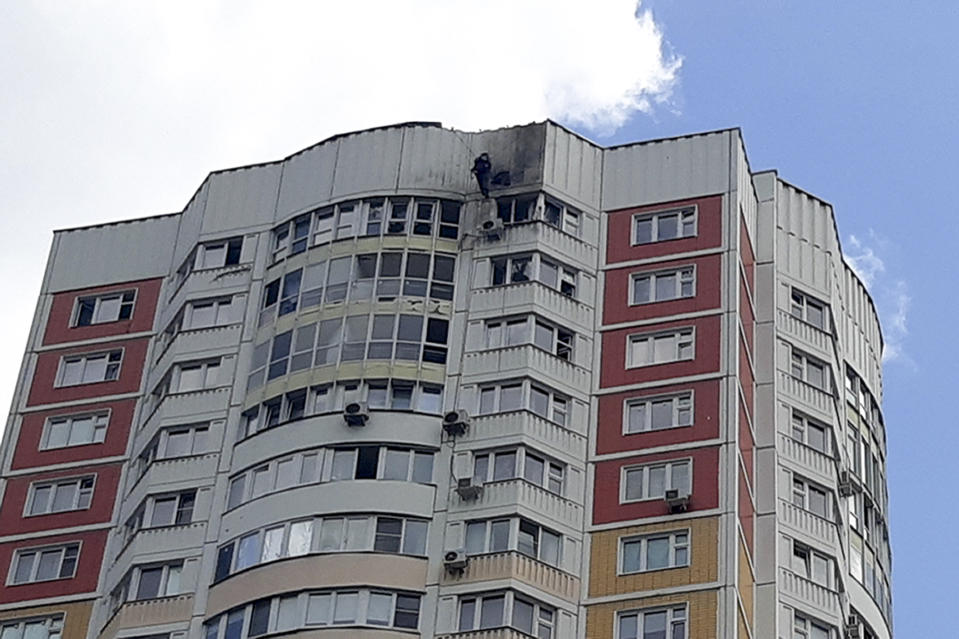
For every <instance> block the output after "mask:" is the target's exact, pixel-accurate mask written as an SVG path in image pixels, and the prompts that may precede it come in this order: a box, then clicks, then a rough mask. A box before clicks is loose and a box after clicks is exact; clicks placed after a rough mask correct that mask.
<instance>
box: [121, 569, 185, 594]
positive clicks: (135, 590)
mask: <svg viewBox="0 0 959 639" xmlns="http://www.w3.org/2000/svg"><path fill="white" fill-rule="evenodd" d="M183 565H184V562H183V561H182V560H179V561H171V562H167V563H162V564H141V565H138V566H134V567H133V568H131V569H130V587H129V590H128V591H127V598H126V601H152V600H154V599H163V598H165V597H175V596H177V595H179V594H181V593H183V592H184V590H185V588H184V584H183ZM157 568H159V569H160V570H161V572H160V583H159V586H158V588H157V595H156V596H155V597H143V596H141V593H140V587H141V586H142V585H143V584H142V583H141V579H142V577H143V573H144V572H146V571H148V570H155V569H157Z"/></svg>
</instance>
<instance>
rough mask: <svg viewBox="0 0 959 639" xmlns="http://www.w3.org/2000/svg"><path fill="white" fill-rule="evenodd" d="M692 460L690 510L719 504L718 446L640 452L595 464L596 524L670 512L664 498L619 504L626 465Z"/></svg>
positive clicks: (594, 518) (594, 497)
mask: <svg viewBox="0 0 959 639" xmlns="http://www.w3.org/2000/svg"><path fill="white" fill-rule="evenodd" d="M688 457H692V459H693V490H692V495H691V496H690V498H689V509H690V510H704V509H708V508H716V507H718V506H719V485H718V483H719V448H718V447H716V446H711V447H709V448H697V449H693V450H683V451H673V452H669V453H661V454H658V455H640V456H636V457H629V458H627V459H615V460H610V461H604V462H598V463H597V464H596V482H595V485H594V487H593V523H594V524H605V523H609V522H614V521H625V520H629V519H639V518H642V517H658V516H661V515H666V514H668V512H667V510H666V504H665V503H664V502H663V500H662V499H652V500H649V501H640V502H631V503H628V504H620V503H619V494H620V479H621V477H622V468H623V467H624V466H634V465H637V464H646V463H653V462H656V461H662V460H667V459H683V458H688Z"/></svg>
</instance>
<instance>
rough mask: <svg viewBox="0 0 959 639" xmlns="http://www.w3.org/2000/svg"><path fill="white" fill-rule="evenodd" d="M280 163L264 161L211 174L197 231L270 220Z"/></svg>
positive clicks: (222, 230) (211, 232)
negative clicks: (204, 206)
mask: <svg viewBox="0 0 959 639" xmlns="http://www.w3.org/2000/svg"><path fill="white" fill-rule="evenodd" d="M282 166H283V165H282V164H280V163H276V164H266V165H261V166H253V167H250V168H245V169H236V170H233V171H225V172H223V173H214V174H213V175H211V176H210V179H209V183H210V193H209V196H208V198H207V204H206V212H205V213H204V215H203V226H202V230H201V233H202V234H203V235H204V236H208V235H218V234H219V235H222V234H223V233H227V232H231V231H244V230H245V231H248V230H250V227H256V226H261V225H270V224H272V222H273V217H274V210H275V208H276V195H277V189H279V184H280V172H281V168H282Z"/></svg>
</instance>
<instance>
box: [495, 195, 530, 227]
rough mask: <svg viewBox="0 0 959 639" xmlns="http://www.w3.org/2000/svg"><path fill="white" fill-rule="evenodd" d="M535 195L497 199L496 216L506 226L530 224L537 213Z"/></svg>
mask: <svg viewBox="0 0 959 639" xmlns="http://www.w3.org/2000/svg"><path fill="white" fill-rule="evenodd" d="M537 199H538V196H537V195H536V194H535V193H533V194H526V195H518V196H516V197H498V198H496V215H497V216H498V217H499V219H501V220H503V223H504V224H522V223H523V222H530V221H532V220H533V217H534V216H535V213H536V200H537Z"/></svg>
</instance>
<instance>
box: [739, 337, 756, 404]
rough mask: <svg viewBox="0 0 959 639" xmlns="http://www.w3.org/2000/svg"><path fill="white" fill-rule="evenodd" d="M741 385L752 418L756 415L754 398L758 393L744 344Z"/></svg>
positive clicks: (740, 355)
mask: <svg viewBox="0 0 959 639" xmlns="http://www.w3.org/2000/svg"><path fill="white" fill-rule="evenodd" d="M739 385H740V387H741V388H742V390H743V397H744V400H743V401H744V402H745V404H746V410H748V411H749V416H750V417H752V416H753V415H754V414H755V413H754V412H753V406H754V404H753V396H754V394H755V392H756V385H755V378H754V377H753V367H752V365H751V364H750V363H749V357H748V356H747V355H746V347H745V345H743V344H742V343H740V344H739Z"/></svg>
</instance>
